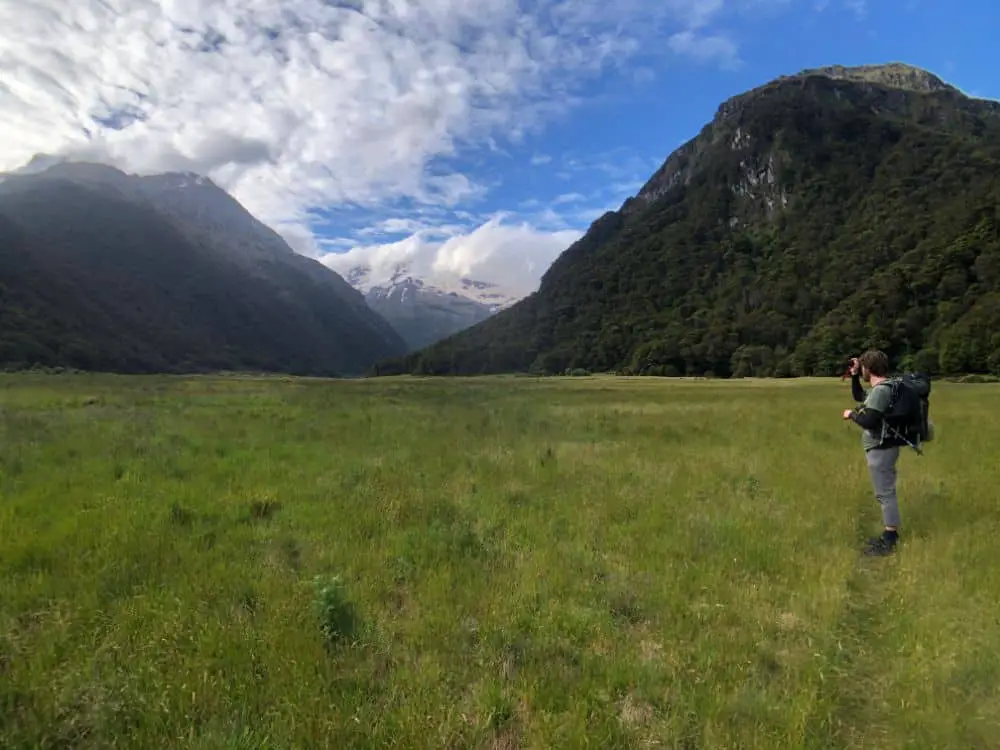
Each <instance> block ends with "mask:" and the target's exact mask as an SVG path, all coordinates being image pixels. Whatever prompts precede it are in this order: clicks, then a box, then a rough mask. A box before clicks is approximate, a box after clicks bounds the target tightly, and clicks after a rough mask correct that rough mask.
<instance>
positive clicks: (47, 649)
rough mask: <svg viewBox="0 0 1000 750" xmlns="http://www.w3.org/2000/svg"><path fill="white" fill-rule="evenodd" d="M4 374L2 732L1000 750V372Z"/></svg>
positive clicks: (108, 742) (78, 737)
mask: <svg viewBox="0 0 1000 750" xmlns="http://www.w3.org/2000/svg"><path fill="white" fill-rule="evenodd" d="M935 387H936V390H935V392H934V393H933V396H932V414H933V416H934V417H935V422H936V424H937V427H938V434H937V440H936V441H935V443H933V444H931V445H929V446H927V454H926V455H925V456H924V457H919V456H917V455H915V454H914V453H913V452H912V451H907V452H906V453H904V455H903V458H902V460H901V462H900V485H899V486H900V503H901V510H902V514H903V527H902V538H903V543H902V545H901V547H900V549H899V550H898V552H897V553H896V555H895V556H893V557H891V558H885V559H879V558H866V557H863V556H862V555H861V554H860V548H861V543H862V542H863V540H864V539H865V538H866V537H868V536H870V535H872V534H873V533H876V532H877V531H878V530H879V529H880V517H879V511H878V506H877V504H876V502H875V500H874V497H873V495H872V493H871V489H870V485H869V481H868V476H867V473H866V469H865V465H864V460H863V456H862V453H861V448H860V438H859V435H858V430H857V428H856V427H853V426H848V425H846V424H845V423H843V422H842V421H841V420H840V412H841V411H842V410H843V409H844V408H846V407H849V406H851V405H852V402H851V399H850V388H849V384H846V383H840V382H839V381H836V380H822V381H821V380H813V381H773V382H754V381H749V380H747V381H729V382H724V381H677V380H659V379H642V380H639V379H634V380H633V379H627V378H617V379H616V378H610V377H609V378H602V377H598V378H577V379H544V380H534V379H529V378H486V379H472V380H416V379H400V380H358V381H329V382H323V381H311V380H291V379H281V378H270V379H252V378H224V377H219V378H125V377H112V376H58V377H57V376H53V377H46V376H28V375H20V376H2V377H0V408H2V411H0V414H2V421H0V439H2V452H0V492H2V501H0V542H2V543H0V746H2V747H4V748H22V747H23V748H28V747H51V748H55V747H60V748H68V747H69V748H73V747H81V748H82V747H86V748H97V747H101V748H109V747H136V748H154V747H157V748H159V747H191V748H327V747H329V748H349V747H350V748H355V747H370V748H386V747H405V748H446V747H455V748H459V747H461V748H465V747H469V748H479V747H482V748H496V749H500V748H510V749H512V748H529V747H530V748H564V747H570V748H572V747H594V748H618V747H646V746H660V747H676V748H713V749H715V748H828V747H836V748H840V747H845V748H855V747H857V748H860V747H866V748H880V749H883V750H887V749H891V748H904V747H905V748H996V747H1000V604H998V602H997V599H998V594H997V592H998V591H1000V543H998V540H1000V533H998V532H1000V524H998V521H1000V502H998V490H997V488H998V487H1000V449H998V448H1000V386H995V385H959V384H950V383H939V384H937V385H936V386H935Z"/></svg>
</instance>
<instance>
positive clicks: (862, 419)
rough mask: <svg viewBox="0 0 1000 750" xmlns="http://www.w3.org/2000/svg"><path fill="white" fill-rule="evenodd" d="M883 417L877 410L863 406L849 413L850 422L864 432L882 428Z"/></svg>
mask: <svg viewBox="0 0 1000 750" xmlns="http://www.w3.org/2000/svg"><path fill="white" fill-rule="evenodd" d="M883 417H884V415H883V414H882V412H881V411H879V410H878V409H873V408H872V407H870V406H863V407H861V409H859V410H858V411H853V412H851V417H850V419H851V421H852V422H854V423H855V424H857V425H858V426H860V427H863V428H864V429H866V430H874V429H876V428H878V427H881V426H882V419H883Z"/></svg>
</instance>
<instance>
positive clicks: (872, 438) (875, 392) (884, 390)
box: [861, 383, 892, 451]
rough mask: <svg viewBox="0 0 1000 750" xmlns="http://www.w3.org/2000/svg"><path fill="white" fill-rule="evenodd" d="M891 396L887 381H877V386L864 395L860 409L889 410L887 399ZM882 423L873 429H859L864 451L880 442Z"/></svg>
mask: <svg viewBox="0 0 1000 750" xmlns="http://www.w3.org/2000/svg"><path fill="white" fill-rule="evenodd" d="M891 398H892V388H890V386H889V384H888V383H879V384H878V385H877V386H875V387H874V388H872V389H871V390H870V391H868V395H867V396H865V401H864V403H863V404H862V407H861V408H862V409H878V410H879V411H880V412H882V413H883V414H885V413H886V411H888V410H889V401H890V399H891ZM883 429H884V425H879V426H878V427H876V428H875V429H874V430H862V431H861V445H863V446H864V449H865V450H866V451H868V450H871V449H872V448H877V447H878V445H879V444H880V443H881V442H882V431H883Z"/></svg>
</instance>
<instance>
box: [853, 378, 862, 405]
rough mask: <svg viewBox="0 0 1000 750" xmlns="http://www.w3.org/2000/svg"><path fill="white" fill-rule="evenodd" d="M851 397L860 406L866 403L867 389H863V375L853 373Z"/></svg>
mask: <svg viewBox="0 0 1000 750" xmlns="http://www.w3.org/2000/svg"><path fill="white" fill-rule="evenodd" d="M851 395H852V396H854V400H855V401H857V402H858V403H859V404H861V403H864V400H865V389H864V388H862V387H861V373H860V372H853V373H851Z"/></svg>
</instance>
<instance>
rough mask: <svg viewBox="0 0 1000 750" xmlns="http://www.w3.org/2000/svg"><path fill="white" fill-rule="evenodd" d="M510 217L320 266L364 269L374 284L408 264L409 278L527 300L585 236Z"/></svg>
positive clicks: (334, 257) (352, 253) (428, 233)
mask: <svg viewBox="0 0 1000 750" xmlns="http://www.w3.org/2000/svg"><path fill="white" fill-rule="evenodd" d="M507 218H508V217H507V216H505V215H503V214H498V215H496V216H493V217H491V218H490V219H489V220H487V221H486V222H484V223H483V224H481V225H479V226H478V227H476V228H474V229H472V230H456V231H455V233H454V234H451V236H449V237H447V238H446V239H443V240H442V239H439V238H435V230H439V229H440V228H439V227H438V228H434V230H431V229H420V230H418V231H416V232H415V233H414V234H412V235H410V236H409V237H406V238H405V239H402V240H399V241H397V242H390V243H385V244H378V245H361V246H356V247H353V248H351V249H350V250H348V251H347V252H345V253H337V254H331V255H327V256H325V257H324V258H323V261H322V262H323V263H325V264H326V265H327V266H329V267H330V268H332V269H333V270H335V271H337V272H338V273H341V274H343V275H347V274H348V272H350V271H351V270H352V269H354V268H358V267H361V268H366V269H368V270H369V276H370V279H371V280H373V281H376V282H378V281H383V280H385V279H388V278H389V277H391V276H392V274H393V273H394V271H395V270H396V268H397V267H398V266H400V265H404V266H406V268H407V270H408V272H409V273H411V274H414V275H417V276H421V277H425V278H430V279H432V280H434V281H436V282H437V283H440V284H442V285H444V286H447V285H448V283H449V281H452V282H457V281H458V280H459V279H461V278H471V279H475V280H478V281H489V282H491V283H494V284H497V285H499V286H500V287H501V288H502V289H503V290H504V292H506V293H507V294H510V295H511V296H515V297H523V296H525V295H527V294H530V293H531V292H533V291H534V290H535V289H536V287H537V280H538V279H539V278H540V277H541V275H542V274H543V273H544V272H545V269H547V268H548V267H549V265H551V263H552V261H554V260H555V259H556V258H557V257H558V256H559V254H560V253H562V251H563V250H565V249H566V248H567V247H569V246H570V245H571V244H572V243H573V242H575V241H576V240H577V239H579V238H580V236H581V234H582V233H581V232H580V231H579V230H575V229H560V230H554V231H542V230H539V229H537V228H535V227H534V226H532V225H529V224H527V223H525V222H519V223H510V222H508V221H506V219H507Z"/></svg>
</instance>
